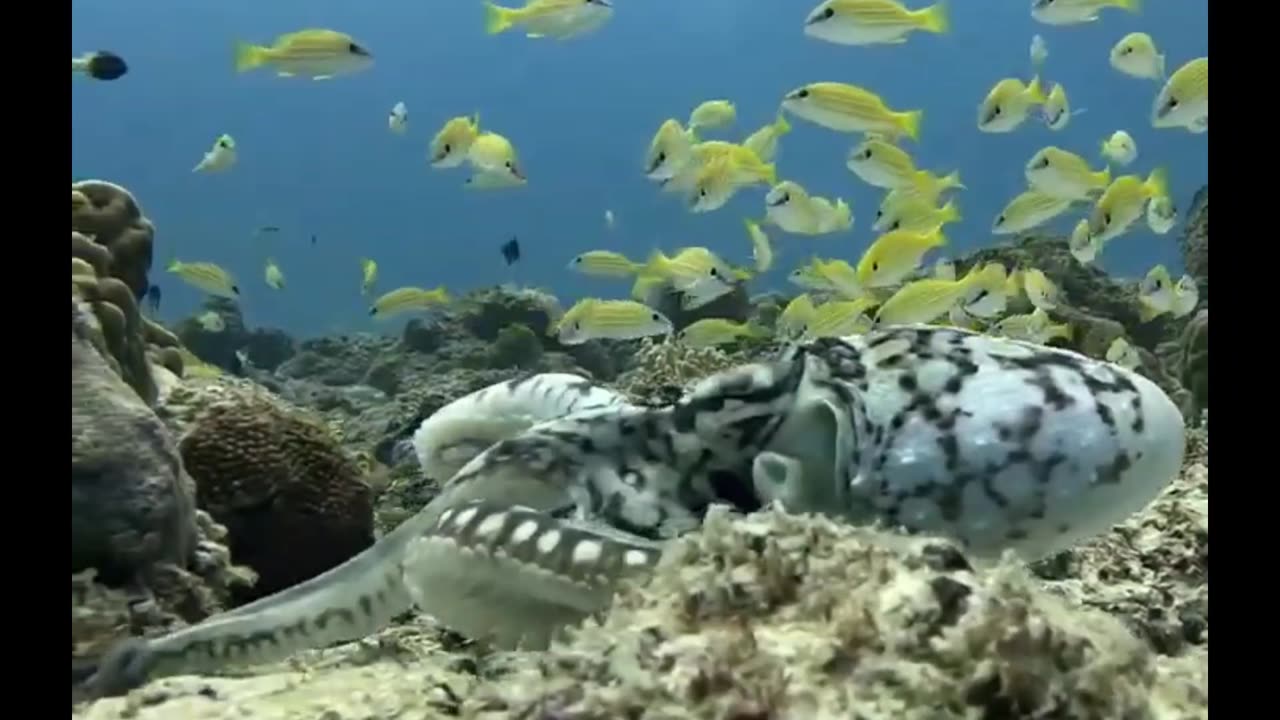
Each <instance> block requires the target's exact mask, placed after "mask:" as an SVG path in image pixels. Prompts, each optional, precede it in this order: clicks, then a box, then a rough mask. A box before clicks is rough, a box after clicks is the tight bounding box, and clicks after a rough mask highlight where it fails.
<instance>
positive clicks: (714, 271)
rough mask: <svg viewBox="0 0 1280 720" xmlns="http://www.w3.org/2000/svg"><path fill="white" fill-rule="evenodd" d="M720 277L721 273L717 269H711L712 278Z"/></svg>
mask: <svg viewBox="0 0 1280 720" xmlns="http://www.w3.org/2000/svg"><path fill="white" fill-rule="evenodd" d="M719 276H720V271H719V270H716V269H715V268H711V277H719Z"/></svg>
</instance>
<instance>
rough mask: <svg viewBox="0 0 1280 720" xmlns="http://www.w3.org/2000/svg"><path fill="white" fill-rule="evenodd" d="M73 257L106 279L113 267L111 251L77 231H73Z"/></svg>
mask: <svg viewBox="0 0 1280 720" xmlns="http://www.w3.org/2000/svg"><path fill="white" fill-rule="evenodd" d="M71 257H73V258H78V259H80V260H83V261H85V262H87V263H89V264H90V265H92V266H93V269H94V271H96V273H97V275H98V276H99V277H105V276H106V275H107V272H108V270H109V269H110V267H111V251H110V250H108V249H106V248H105V247H103V246H101V245H99V244H97V243H95V242H94V241H93V240H92V239H91V238H89V237H88V236H87V235H82V234H80V233H78V232H76V231H75V230H72V231H71Z"/></svg>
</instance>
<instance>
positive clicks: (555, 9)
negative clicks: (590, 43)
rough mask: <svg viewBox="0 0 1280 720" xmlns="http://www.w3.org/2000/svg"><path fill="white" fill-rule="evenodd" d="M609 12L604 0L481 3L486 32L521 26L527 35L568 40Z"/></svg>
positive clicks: (604, 18)
mask: <svg viewBox="0 0 1280 720" xmlns="http://www.w3.org/2000/svg"><path fill="white" fill-rule="evenodd" d="M612 16H613V5H612V4H610V3H609V1H608V0H529V2H527V3H525V6H524V7H520V8H508V7H502V6H500V5H495V4H494V3H491V2H486V3H485V4H484V31H485V32H486V33H488V34H490V35H497V34H498V33H502V32H506V31H507V30H510V29H511V28H513V27H520V28H523V29H524V31H525V35H526V36H527V37H530V38H541V37H549V38H553V39H555V40H568V39H569V38H573V37H577V36H579V35H583V34H585V33H588V32H591V31H592V30H595V29H596V28H598V27H600V26H601V25H603V24H604V23H605V22H607V21H608V20H609V18H610V17H612Z"/></svg>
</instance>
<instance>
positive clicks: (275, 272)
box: [262, 258, 284, 290]
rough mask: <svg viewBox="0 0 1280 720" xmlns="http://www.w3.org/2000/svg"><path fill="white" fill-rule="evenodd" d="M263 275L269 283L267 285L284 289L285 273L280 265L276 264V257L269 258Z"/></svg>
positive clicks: (274, 288) (275, 288)
mask: <svg viewBox="0 0 1280 720" xmlns="http://www.w3.org/2000/svg"><path fill="white" fill-rule="evenodd" d="M262 277H263V279H264V280H265V281H266V283H267V287H270V288H271V289H272V290H283V289H284V273H283V272H282V271H281V270H280V266H279V265H278V264H276V261H275V258H267V265H266V267H265V268H264V269H263V272H262Z"/></svg>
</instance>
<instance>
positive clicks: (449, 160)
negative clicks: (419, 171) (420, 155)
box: [431, 113, 480, 168]
mask: <svg viewBox="0 0 1280 720" xmlns="http://www.w3.org/2000/svg"><path fill="white" fill-rule="evenodd" d="M479 135H480V114H479V113H476V114H474V115H472V116H470V117H467V116H465V115H464V116H459V117H455V118H450V119H449V120H448V121H446V122H445V124H444V127H442V128H440V131H439V132H437V133H436V134H435V137H433V138H432V139H431V167H435V168H451V167H458V166H459V165H461V164H462V163H464V162H466V160H467V154H468V153H470V152H471V144H472V143H474V142H475V141H476V137H478V136H479Z"/></svg>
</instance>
